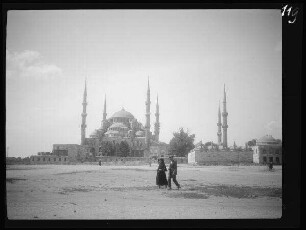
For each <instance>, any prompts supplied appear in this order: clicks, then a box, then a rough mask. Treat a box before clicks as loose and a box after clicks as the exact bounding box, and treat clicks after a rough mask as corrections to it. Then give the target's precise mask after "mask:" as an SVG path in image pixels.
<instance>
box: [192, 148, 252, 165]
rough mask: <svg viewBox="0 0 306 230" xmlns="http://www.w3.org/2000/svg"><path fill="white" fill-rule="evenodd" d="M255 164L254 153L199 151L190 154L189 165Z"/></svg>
mask: <svg viewBox="0 0 306 230" xmlns="http://www.w3.org/2000/svg"><path fill="white" fill-rule="evenodd" d="M237 163H245V164H251V163H253V151H207V152H205V151H202V152H201V151H199V150H195V151H192V152H190V153H189V154H188V164H224V165H227V164H237Z"/></svg>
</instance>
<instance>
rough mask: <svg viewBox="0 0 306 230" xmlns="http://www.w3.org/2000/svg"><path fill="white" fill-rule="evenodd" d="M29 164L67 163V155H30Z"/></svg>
mask: <svg viewBox="0 0 306 230" xmlns="http://www.w3.org/2000/svg"><path fill="white" fill-rule="evenodd" d="M30 164H31V165H33V164H35V165H36V164H69V159H68V157H67V156H54V155H50V156H47V155H46V156H31V157H30Z"/></svg>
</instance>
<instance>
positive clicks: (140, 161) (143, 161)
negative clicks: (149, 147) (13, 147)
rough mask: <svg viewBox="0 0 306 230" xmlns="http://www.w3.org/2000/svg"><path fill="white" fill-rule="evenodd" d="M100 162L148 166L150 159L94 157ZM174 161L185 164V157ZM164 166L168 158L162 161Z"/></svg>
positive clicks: (154, 161) (168, 161) (153, 161)
mask: <svg viewBox="0 0 306 230" xmlns="http://www.w3.org/2000/svg"><path fill="white" fill-rule="evenodd" d="M99 160H101V163H107V162H109V163H118V164H119V163H123V164H128V163H132V162H134V163H136V164H149V161H150V158H149V157H109V156H99V157H96V161H99ZM175 160H176V161H177V163H178V164H187V162H188V161H187V157H176V158H175ZM164 161H165V164H169V163H170V160H169V159H168V158H165V159H164ZM151 163H157V161H156V160H152V159H151Z"/></svg>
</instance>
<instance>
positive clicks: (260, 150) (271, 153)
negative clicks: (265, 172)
mask: <svg viewBox="0 0 306 230" xmlns="http://www.w3.org/2000/svg"><path fill="white" fill-rule="evenodd" d="M252 150H253V162H254V163H258V164H266V163H268V162H272V163H273V164H277V165H280V164H282V144H281V142H279V141H277V140H276V139H274V138H273V137H272V136H271V135H266V136H263V137H261V138H259V139H258V140H256V145H255V146H253V147H252Z"/></svg>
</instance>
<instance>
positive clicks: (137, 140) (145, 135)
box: [81, 79, 167, 157]
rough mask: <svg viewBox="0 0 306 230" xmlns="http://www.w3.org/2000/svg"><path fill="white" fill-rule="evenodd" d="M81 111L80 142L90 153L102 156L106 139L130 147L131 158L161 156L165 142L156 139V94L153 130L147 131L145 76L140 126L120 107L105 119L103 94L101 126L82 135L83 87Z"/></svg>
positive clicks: (83, 122) (148, 116) (84, 117)
mask: <svg viewBox="0 0 306 230" xmlns="http://www.w3.org/2000/svg"><path fill="white" fill-rule="evenodd" d="M82 105H83V113H82V115H81V116H82V124H81V145H82V146H89V148H90V153H91V154H92V155H94V156H106V155H105V153H103V151H102V148H101V146H102V145H103V144H105V143H106V142H111V143H112V144H113V145H114V146H115V145H116V144H117V145H118V144H120V143H121V142H122V141H124V142H126V143H127V144H128V145H129V147H130V154H129V156H131V157H151V156H159V155H164V154H166V152H167V144H166V143H163V142H160V141H159V132H160V123H159V104H158V96H157V103H156V111H155V124H154V133H152V132H151V131H150V127H151V125H150V112H151V107H150V105H151V101H150V83H149V79H148V88H147V98H146V102H145V106H146V114H145V116H146V123H145V125H143V124H142V123H141V122H139V121H138V120H137V119H136V118H135V117H134V116H133V114H131V113H130V112H128V111H126V110H125V109H124V108H122V109H121V110H120V111H118V112H115V113H114V114H113V115H112V116H111V117H109V118H107V113H106V96H105V100H104V109H103V119H102V122H101V126H100V127H99V128H98V129H96V130H95V131H94V132H93V133H92V134H91V135H90V137H86V116H87V113H86V106H87V88H86V82H85V89H84V95H83V103H82Z"/></svg>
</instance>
